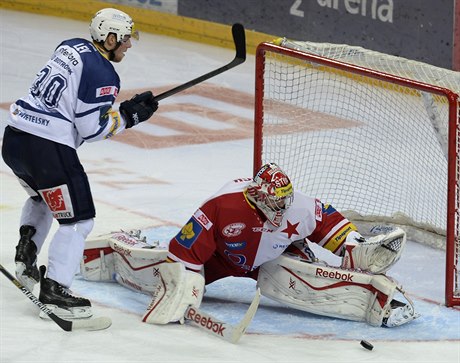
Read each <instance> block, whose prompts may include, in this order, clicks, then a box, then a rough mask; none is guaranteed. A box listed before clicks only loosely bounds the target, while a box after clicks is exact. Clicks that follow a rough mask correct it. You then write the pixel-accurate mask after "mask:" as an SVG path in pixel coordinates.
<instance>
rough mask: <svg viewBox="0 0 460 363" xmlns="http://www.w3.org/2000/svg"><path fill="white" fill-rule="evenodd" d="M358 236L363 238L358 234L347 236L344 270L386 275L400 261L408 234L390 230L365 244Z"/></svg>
mask: <svg viewBox="0 0 460 363" xmlns="http://www.w3.org/2000/svg"><path fill="white" fill-rule="evenodd" d="M356 235H357V236H358V237H361V236H360V235H359V234H358V233H357V232H352V233H350V235H349V236H347V241H346V242H345V244H344V255H343V259H342V266H341V267H342V268H346V269H360V270H363V271H369V272H372V273H375V274H381V273H384V272H386V271H388V270H389V269H390V268H391V266H393V265H394V264H395V263H396V262H397V261H398V260H399V258H400V257H401V254H402V252H403V250H404V247H405V245H406V233H405V232H404V231H403V230H402V229H401V228H393V229H390V230H388V231H387V232H386V233H385V234H380V235H378V236H374V237H370V238H369V239H367V240H365V241H364V242H361V241H360V238H355V237H356Z"/></svg>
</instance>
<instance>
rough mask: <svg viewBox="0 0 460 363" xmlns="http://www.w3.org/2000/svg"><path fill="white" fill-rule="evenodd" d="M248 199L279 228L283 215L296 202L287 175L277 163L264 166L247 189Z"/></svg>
mask: <svg viewBox="0 0 460 363" xmlns="http://www.w3.org/2000/svg"><path fill="white" fill-rule="evenodd" d="M246 196H247V198H248V199H249V200H250V201H251V202H252V203H254V204H255V205H256V207H257V208H258V209H259V210H260V211H261V212H262V213H263V214H264V215H265V216H266V217H267V219H268V220H269V221H270V223H272V224H273V225H274V226H276V227H279V226H280V225H281V222H282V221H283V214H284V212H286V210H287V209H288V208H289V207H290V206H291V204H292V202H293V201H294V189H293V187H292V183H291V180H290V179H289V177H288V176H287V175H286V173H285V172H284V171H283V170H281V168H280V167H279V166H278V165H277V164H275V163H268V164H265V165H264V166H262V168H260V170H259V171H258V172H257V174H256V175H255V176H254V178H253V180H252V182H251V183H250V184H249V186H248V188H247V189H246Z"/></svg>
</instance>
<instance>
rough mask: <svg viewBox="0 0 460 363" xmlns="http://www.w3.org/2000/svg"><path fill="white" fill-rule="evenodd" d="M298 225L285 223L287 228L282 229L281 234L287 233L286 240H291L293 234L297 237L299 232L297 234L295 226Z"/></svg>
mask: <svg viewBox="0 0 460 363" xmlns="http://www.w3.org/2000/svg"><path fill="white" fill-rule="evenodd" d="M299 223H300V222H297V223H295V224H291V222H289V221H287V227H286V228H285V229H283V230H282V231H281V232H283V233H287V235H288V238H291V236H292V235H294V234H296V235H299V232H297V226H298V225H299Z"/></svg>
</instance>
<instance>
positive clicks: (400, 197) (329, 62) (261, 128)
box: [254, 38, 460, 306]
mask: <svg viewBox="0 0 460 363" xmlns="http://www.w3.org/2000/svg"><path fill="white" fill-rule="evenodd" d="M459 94H460V74H459V73H457V72H453V71H449V70H446V69H442V68H437V67H434V66H430V65H427V64H424V63H421V62H415V61H410V60H407V59H404V58H400V57H394V56H390V55H387V54H382V53H378V52H375V51H371V50H367V49H364V48H361V47H354V46H348V45H336V44H328V43H327V44H325V43H312V42H296V41H290V40H287V39H285V38H282V39H277V40H276V41H274V42H273V43H262V44H260V45H259V46H258V48H257V55H256V101H255V135H254V136H255V142H254V170H258V168H259V167H260V166H261V165H262V163H265V162H276V163H278V164H279V165H280V166H281V167H282V168H283V169H285V170H286V172H287V173H288V174H289V176H290V177H291V178H292V180H293V182H294V185H295V186H296V188H297V189H299V190H301V191H303V192H305V193H306V194H308V195H310V196H313V197H318V198H319V199H321V200H322V201H323V202H330V203H332V204H334V206H335V207H336V208H337V209H338V210H340V211H341V212H342V213H344V214H345V215H346V216H347V217H348V218H349V219H351V220H352V221H353V222H354V223H356V224H357V226H358V227H359V228H360V229H361V230H362V228H363V226H369V225H371V224H376V223H388V224H395V225H400V226H402V227H403V228H404V229H405V230H406V231H407V232H408V236H409V237H411V238H413V239H415V240H417V241H420V242H423V243H428V244H430V245H432V246H435V247H437V248H443V249H445V250H446V258H447V260H446V261H447V263H446V305H448V306H452V305H460V291H459V283H460V276H459V235H460V216H459V215H460V209H459V204H460V201H459V197H460V192H459V189H460V186H459V184H460V183H459V179H460V177H459V175H460V156H459V154H460V146H459V145H460V126H459V96H458V95H459Z"/></svg>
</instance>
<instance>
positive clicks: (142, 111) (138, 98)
mask: <svg viewBox="0 0 460 363" xmlns="http://www.w3.org/2000/svg"><path fill="white" fill-rule="evenodd" d="M157 109H158V101H156V100H155V98H154V96H153V94H152V92H150V91H146V92H143V93H141V94H137V95H134V96H133V97H132V98H131V99H130V100H127V101H123V102H122V103H121V104H120V113H121V115H122V116H123V119H124V120H125V121H126V128H127V129H129V128H131V127H133V126H136V125H137V124H138V123H140V122H144V121H147V120H148V119H149V118H150V117H152V115H153V113H154V112H155V111H156V110H157Z"/></svg>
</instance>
